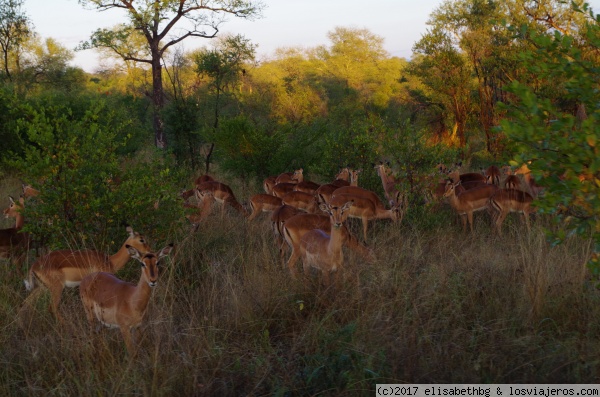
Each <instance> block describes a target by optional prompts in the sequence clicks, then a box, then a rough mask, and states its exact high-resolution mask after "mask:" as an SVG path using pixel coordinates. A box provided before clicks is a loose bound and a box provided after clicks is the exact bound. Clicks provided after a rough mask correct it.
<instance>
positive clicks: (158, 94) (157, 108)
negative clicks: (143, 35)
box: [152, 50, 167, 149]
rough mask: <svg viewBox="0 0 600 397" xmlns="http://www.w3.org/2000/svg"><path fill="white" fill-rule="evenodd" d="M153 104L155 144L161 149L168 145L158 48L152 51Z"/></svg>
mask: <svg viewBox="0 0 600 397" xmlns="http://www.w3.org/2000/svg"><path fill="white" fill-rule="evenodd" d="M152 105H153V112H154V114H153V127H154V144H155V145H156V147H157V148H159V149H164V148H166V147H167V137H166V136H165V131H164V123H163V120H162V110H163V107H164V92H163V85H162V66H161V64H160V54H159V52H158V50H156V51H154V50H153V51H152Z"/></svg>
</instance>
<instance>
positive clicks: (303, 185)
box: [292, 168, 321, 194]
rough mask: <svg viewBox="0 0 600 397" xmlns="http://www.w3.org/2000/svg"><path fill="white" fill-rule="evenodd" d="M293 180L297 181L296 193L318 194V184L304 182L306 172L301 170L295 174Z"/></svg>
mask: <svg viewBox="0 0 600 397" xmlns="http://www.w3.org/2000/svg"><path fill="white" fill-rule="evenodd" d="M292 179H294V180H295V181H296V185H295V186H294V191H299V192H304V193H310V194H316V191H317V189H318V188H319V186H321V185H319V184H318V183H315V182H311V181H305V180H304V170H303V169H302V168H300V169H299V170H296V171H295V172H294V175H293V176H292Z"/></svg>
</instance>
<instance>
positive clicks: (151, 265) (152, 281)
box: [125, 244, 173, 287]
mask: <svg viewBox="0 0 600 397" xmlns="http://www.w3.org/2000/svg"><path fill="white" fill-rule="evenodd" d="M125 247H127V250H128V251H129V255H131V257H132V258H133V259H135V260H137V261H138V262H140V263H141V264H142V272H143V274H144V276H145V279H146V282H147V283H148V285H149V286H150V287H154V286H155V285H156V280H158V264H159V262H160V260H161V259H162V258H164V257H165V256H167V255H169V253H170V252H171V250H172V249H173V244H169V245H167V246H166V247H164V248H163V249H161V250H160V252H159V253H158V254H155V253H154V252H146V253H145V254H142V253H141V252H140V251H138V250H137V249H136V248H135V247H132V246H130V245H126V246H125Z"/></svg>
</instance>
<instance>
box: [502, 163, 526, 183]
mask: <svg viewBox="0 0 600 397" xmlns="http://www.w3.org/2000/svg"><path fill="white" fill-rule="evenodd" d="M502 173H503V174H504V175H506V178H505V179H504V188H505V189H519V188H520V187H521V180H520V179H519V177H518V176H517V175H515V174H514V173H513V170H512V168H511V167H510V165H505V166H504V167H502Z"/></svg>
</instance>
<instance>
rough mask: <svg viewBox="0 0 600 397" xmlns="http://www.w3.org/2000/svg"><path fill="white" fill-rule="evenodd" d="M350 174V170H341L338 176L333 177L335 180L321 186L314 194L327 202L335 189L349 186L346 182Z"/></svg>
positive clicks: (346, 168) (345, 168)
mask: <svg viewBox="0 0 600 397" xmlns="http://www.w3.org/2000/svg"><path fill="white" fill-rule="evenodd" d="M350 172H351V171H350V168H348V167H344V168H342V169H341V170H340V172H338V174H337V175H336V176H335V180H334V181H333V182H331V183H326V184H324V185H321V186H320V187H319V188H318V189H317V190H316V192H315V194H316V195H317V197H323V198H324V200H325V202H329V199H330V198H331V195H332V194H333V192H334V191H335V190H336V189H338V188H340V187H344V186H350V182H348V180H349V179H350Z"/></svg>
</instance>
